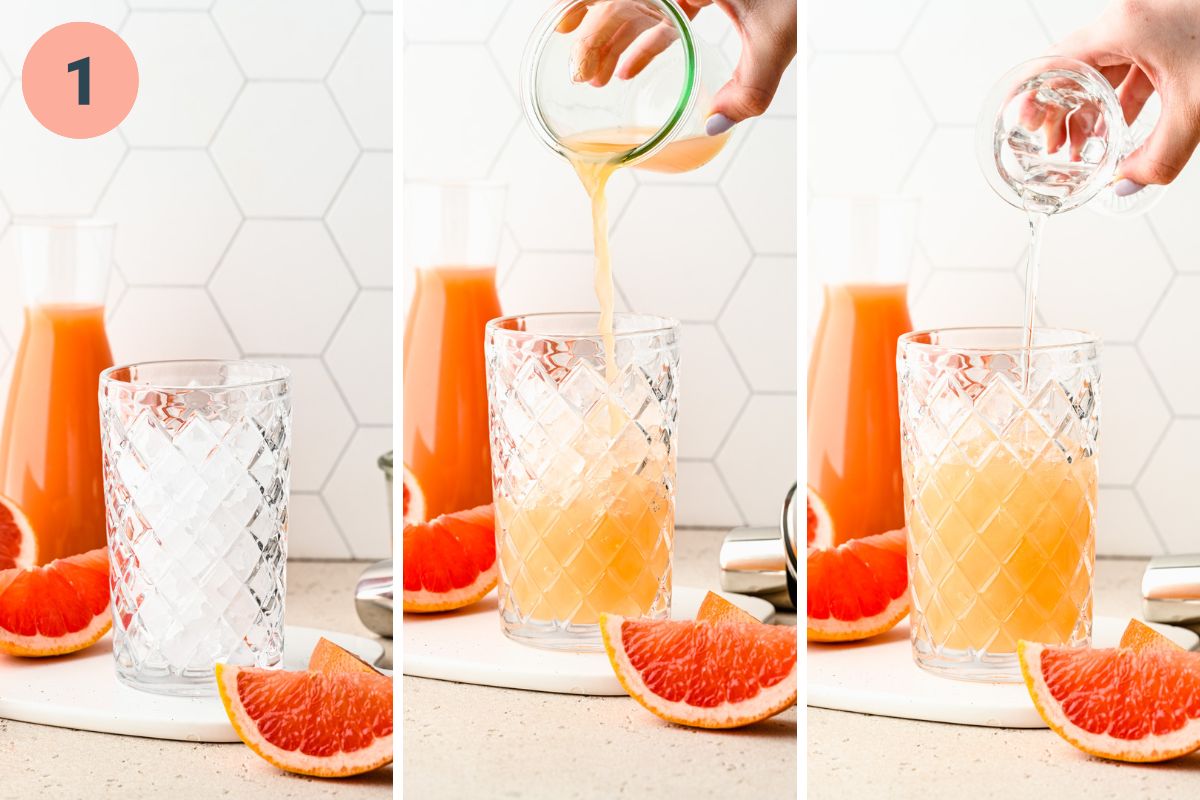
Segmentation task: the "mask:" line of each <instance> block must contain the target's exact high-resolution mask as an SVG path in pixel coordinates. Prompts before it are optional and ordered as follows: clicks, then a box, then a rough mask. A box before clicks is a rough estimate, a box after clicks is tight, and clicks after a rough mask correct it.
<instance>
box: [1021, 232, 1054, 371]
mask: <svg viewBox="0 0 1200 800" xmlns="http://www.w3.org/2000/svg"><path fill="white" fill-rule="evenodd" d="M1027 213H1028V215H1029V255H1028V257H1027V258H1026V260H1025V315H1024V328H1025V330H1024V333H1023V336H1022V341H1021V347H1022V349H1021V386H1022V388H1023V389H1028V388H1029V372H1030V369H1031V368H1032V350H1031V348H1032V347H1033V328H1034V324H1035V322H1036V315H1037V287H1038V265H1039V263H1040V261H1041V252H1042V230H1043V229H1044V228H1045V226H1046V220H1047V219H1048V218H1049V217H1050V215H1049V214H1047V213H1046V212H1044V211H1033V210H1029V211H1028V212H1027Z"/></svg>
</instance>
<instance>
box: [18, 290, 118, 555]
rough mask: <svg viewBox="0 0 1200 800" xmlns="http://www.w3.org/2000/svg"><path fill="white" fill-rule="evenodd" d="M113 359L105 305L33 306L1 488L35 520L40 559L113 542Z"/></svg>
mask: <svg viewBox="0 0 1200 800" xmlns="http://www.w3.org/2000/svg"><path fill="white" fill-rule="evenodd" d="M112 365H113V360H112V352H111V351H110V349H109V345H108V336H107V334H106V333H105V330H104V307H103V306H100V305H84V304H71V303H62V304H45V305H32V306H26V308H25V331H24V333H23V334H22V335H21V344H20V347H19V349H18V350H17V359H16V362H15V364H14V367H13V380H12V387H11V389H10V390H9V395H8V412H7V413H6V414H5V417H4V430H3V434H2V435H0V453H4V454H5V455H4V459H3V462H2V463H0V492H3V493H4V494H6V495H8V496H9V497H11V498H12V499H13V500H15V501H16V502H17V504H18V505H19V506H20V507H21V509H22V510H23V511H24V512H25V515H26V516H27V517H28V518H29V522H30V524H31V525H32V527H33V531H34V533H35V535H36V536H37V541H38V561H39V563H42V564H45V563H48V562H50V561H53V560H54V559H56V558H62V557H64V556H70V555H75V554H78V553H82V552H85V551H87V550H92V549H95V548H97V547H104V545H105V541H106V528H105V522H104V476H103V472H102V469H101V451H100V411H99V403H98V401H97V392H98V390H99V385H100V373H101V371H103V370H105V369H107V368H108V367H111V366H112Z"/></svg>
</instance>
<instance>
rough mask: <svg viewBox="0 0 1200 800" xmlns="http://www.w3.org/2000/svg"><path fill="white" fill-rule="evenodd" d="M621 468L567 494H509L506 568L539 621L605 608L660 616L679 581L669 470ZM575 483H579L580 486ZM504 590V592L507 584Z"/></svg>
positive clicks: (585, 617) (580, 616) (587, 619)
mask: <svg viewBox="0 0 1200 800" xmlns="http://www.w3.org/2000/svg"><path fill="white" fill-rule="evenodd" d="M657 466H658V469H657V470H653V469H646V470H643V472H642V473H641V474H635V473H634V472H633V471H632V469H630V470H629V471H617V470H614V471H613V472H612V473H611V474H610V475H608V476H607V477H605V478H600V479H596V480H589V481H587V482H584V483H582V485H580V484H573V483H568V486H571V487H572V489H569V490H567V491H566V492H563V493H559V491H557V490H555V489H553V488H547V489H541V488H539V489H537V490H535V492H536V495H535V496H533V497H530V498H528V499H527V500H526V502H524V503H522V504H521V506H520V507H519V508H518V507H515V506H514V505H513V504H512V503H511V501H507V500H506V498H503V497H502V498H501V499H500V500H499V502H498V503H497V507H496V517H497V522H498V524H499V526H500V527H501V529H502V530H503V531H504V532H505V535H504V539H505V544H504V546H503V547H502V548H501V551H500V554H499V555H500V560H501V568H502V569H503V570H504V573H505V574H506V575H511V576H513V577H512V581H511V586H510V587H509V588H508V589H507V590H508V591H510V592H512V593H513V595H514V599H515V601H516V603H515V605H516V606H517V607H519V608H520V609H521V610H522V613H527V614H528V615H529V617H530V618H531V619H533V620H536V621H538V622H550V621H555V622H560V623H569V624H574V625H587V624H595V623H598V622H599V621H600V614H601V612H603V613H609V614H620V615H622V616H629V617H641V616H647V615H657V612H665V611H666V609H665V607H664V608H655V607H654V605H655V599H656V598H658V597H660V596H661V595H660V594H659V590H660V587H664V586H665V587H666V588H667V589H668V590H669V588H670V586H671V540H672V536H673V532H674V520H673V519H671V515H670V513H669V512H670V508H671V504H670V499H669V498H668V497H667V495H666V488H665V487H664V486H663V482H662V479H661V477H651V476H650V475H649V474H648V473H649V472H653V471H657V472H659V474H660V475H661V469H662V468H663V467H665V466H666V465H665V463H663V464H659V465H657ZM575 489H578V491H577V493H576V491H575ZM501 591H504V588H503V586H502V588H501Z"/></svg>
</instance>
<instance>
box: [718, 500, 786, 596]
mask: <svg viewBox="0 0 1200 800" xmlns="http://www.w3.org/2000/svg"><path fill="white" fill-rule="evenodd" d="M798 514H799V511H798V510H797V505H796V484H794V483H793V484H792V488H791V489H789V490H788V493H787V497H785V498H784V500H783V509H782V512H781V513H780V515H779V517H780V518H779V525H777V526H771V527H758V528H735V529H733V530H732V531H730V532H729V535H727V536H726V537H725V541H724V543H723V544H722V545H721V554H720V563H721V588H722V589H724V590H725V591H727V592H738V593H739V594H751V595H756V596H758V597H761V598H763V599H764V600H767V601H769V602H771V603H772V604H774V606H775V607H776V608H780V609H784V610H789V611H790V610H793V609H795V608H796V576H797V574H798V572H797V569H798V567H797V557H796V554H797V552H798V551H799V547H798V546H797V538H796V537H797V530H799V525H798Z"/></svg>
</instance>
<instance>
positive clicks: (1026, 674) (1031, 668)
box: [1017, 640, 1200, 763]
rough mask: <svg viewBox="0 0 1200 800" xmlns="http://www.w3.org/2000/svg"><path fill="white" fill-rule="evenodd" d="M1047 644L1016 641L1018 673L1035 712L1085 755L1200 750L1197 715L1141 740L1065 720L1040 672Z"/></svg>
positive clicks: (1123, 756)
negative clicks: (1094, 731) (1122, 737)
mask: <svg viewBox="0 0 1200 800" xmlns="http://www.w3.org/2000/svg"><path fill="white" fill-rule="evenodd" d="M1046 649H1047V645H1044V644H1040V643H1037V642H1027V641H1024V640H1022V641H1019V642H1017V658H1018V660H1019V661H1020V663H1021V676H1022V677H1023V678H1024V679H1025V688H1026V689H1028V690H1029V697H1030V698H1031V699H1032V700H1033V705H1034V707H1035V708H1036V709H1037V712H1038V715H1039V716H1041V718H1042V719H1043V720H1044V721H1045V723H1046V724H1047V725H1048V726H1049V727H1050V730H1052V731H1054V732H1055V733H1057V734H1058V735H1059V736H1061V737H1062V738H1063V739H1065V740H1066V741H1067V742H1069V743H1070V744H1072V745H1074V746H1075V747H1076V748H1078V749H1080V750H1082V751H1083V752H1085V753H1087V754H1088V755H1092V756H1097V757H1099V758H1107V759H1111V760H1114V761H1129V762H1133V763H1151V762H1157V761H1167V760H1169V759H1172V758H1178V757H1179V756H1184V755H1187V754H1188V753H1192V752H1195V751H1196V750H1198V749H1200V718H1196V719H1192V720H1189V721H1188V722H1187V723H1185V724H1184V726H1183V727H1182V728H1180V729H1179V730H1176V731H1172V732H1171V733H1168V734H1162V735H1155V736H1147V737H1144V738H1142V739H1136V740H1133V739H1118V738H1117V737H1115V736H1109V735H1108V734H1097V733H1091V732H1090V731H1085V730H1084V729H1083V728H1080V727H1079V726H1078V725H1076V724H1075V723H1073V722H1072V721H1071V720H1069V719H1067V716H1066V714H1065V713H1064V712H1063V710H1062V706H1061V704H1060V703H1059V702H1058V701H1057V700H1055V699H1054V696H1053V695H1052V694H1051V693H1050V687H1049V685H1048V684H1047V683H1046V678H1045V676H1044V675H1043V671H1042V654H1043V653H1044V652H1045V651H1046Z"/></svg>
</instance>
